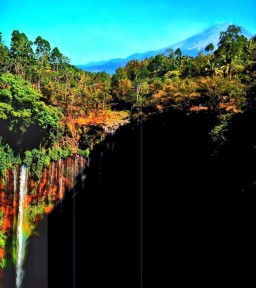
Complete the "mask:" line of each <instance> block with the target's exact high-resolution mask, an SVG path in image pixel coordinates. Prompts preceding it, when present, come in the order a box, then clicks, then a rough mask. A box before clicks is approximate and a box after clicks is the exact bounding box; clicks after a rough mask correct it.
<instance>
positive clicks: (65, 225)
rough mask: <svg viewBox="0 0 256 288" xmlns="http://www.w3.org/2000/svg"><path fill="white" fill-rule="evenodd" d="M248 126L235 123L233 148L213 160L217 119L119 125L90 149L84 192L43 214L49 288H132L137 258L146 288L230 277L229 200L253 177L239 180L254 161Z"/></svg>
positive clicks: (179, 116) (163, 118)
mask: <svg viewBox="0 0 256 288" xmlns="http://www.w3.org/2000/svg"><path fill="white" fill-rule="evenodd" d="M247 118H248V119H247ZM253 119H254V116H252V115H251V116H249V114H248V116H247V115H246V114H245V116H243V115H241V116H237V117H235V119H234V121H233V122H232V123H231V126H230V129H231V130H230V131H231V132H230V133H231V134H232V135H230V141H231V142H230V144H229V145H227V146H223V148H221V149H220V151H219V154H218V156H217V157H216V159H215V160H212V159H211V157H210V154H211V149H212V147H211V145H210V144H209V132H210V131H211V129H212V128H213V126H214V125H215V124H216V118H215V117H214V115H210V114H208V113H193V114H191V115H189V116H188V115H185V114H184V113H182V112H179V111H171V112H169V113H162V114H159V115H157V116H155V117H154V116H153V117H151V118H150V119H149V120H148V121H146V122H145V123H143V126H142V127H141V126H140V125H130V126H129V125H128V126H126V127H122V128H121V129H119V131H118V132H117V133H116V134H115V135H114V136H112V137H108V138H107V139H106V140H105V141H104V142H103V143H102V144H101V145H98V146H97V147H96V148H95V150H94V151H93V153H92V155H91V166H90V169H89V170H88V171H87V181H86V187H85V189H81V191H77V194H76V196H75V198H68V197H67V198H66V199H65V202H64V203H63V211H62V213H60V210H59V211H57V210H56V211H55V212H54V213H53V215H52V216H51V218H52V220H51V222H50V230H49V241H50V242H49V243H53V244H50V246H51V249H50V254H49V263H51V264H50V266H51V267H50V270H49V275H50V278H49V280H50V282H49V288H51V287H56V285H57V283H58V282H59V281H60V285H61V287H67V288H69V287H72V288H73V287H76V288H80V287H107V286H110V287H140V257H141V252H143V275H144V277H143V278H144V285H145V286H144V287H148V285H149V283H150V286H153V287H164V286H162V282H163V283H164V285H166V283H168V284H171V283H176V282H177V281H179V283H181V284H182V283H183V284H185V283H186V284H187V283H205V282H204V279H205V278H208V279H214V281H215V280H216V281H217V279H221V277H222V276H223V275H224V276H225V277H227V278H228V277H233V276H231V274H229V273H228V272H227V271H226V270H225V267H226V266H230V267H235V266H236V267H240V266H241V265H240V264H239V262H238V261H237V259H238V257H239V256H240V254H239V253H240V252H239V250H238V249H237V248H236V247H237V245H238V239H239V237H238V236H239V235H238V234H239V232H238V231H240V230H238V229H239V228H238V226H239V225H241V223H240V222H239V221H237V218H236V216H235V215H236V214H235V213H236V212H237V211H240V212H241V211H243V210H241V209H242V208H241V207H240V208H239V207H233V206H232V205H231V204H230V199H232V198H234V197H235V196H234V195H235V193H236V192H239V193H241V191H243V189H245V191H250V189H251V187H252V186H251V184H250V183H251V181H252V180H253V177H254V178H255V176H254V175H256V173H254V172H253V171H252V172H250V173H249V174H247V172H249V168H248V167H247V163H249V162H250V161H251V162H253V161H254V160H256V159H255V157H256V155H255V154H254V153H251V151H252V149H254V148H253V147H254V145H256V141H255V139H256V137H255V136H251V131H252V130H253V129H254V128H255V124H254V123H256V122H254V121H253ZM249 123H251V124H249ZM248 124H249V127H247V128H246V129H244V126H247V125H248ZM240 125H241V127H240ZM239 127H240V128H239ZM232 129H233V130H232ZM254 130H255V131H256V129H254ZM246 143H247V144H246ZM239 151H240V152H239ZM253 151H254V150H253ZM248 157H252V158H251V159H248ZM141 160H142V162H141ZM248 161H249V162H248ZM255 162H256V161H255ZM255 162H254V163H255ZM141 165H142V166H141ZM141 167H142V170H141ZM230 172H231V174H232V173H235V174H234V175H233V176H235V179H234V178H232V177H231V178H230V176H229V175H230ZM248 175H251V176H248ZM141 185H142V191H143V205H142V209H143V210H142V211H143V250H141V247H140V240H141V238H140V236H141V235H140V211H141V210H140V209H141V208H140V204H141V203H140V195H141V194H140V192H141ZM244 187H249V189H247V188H244ZM78 190H79V189H78ZM230 193H233V194H230ZM230 195H232V196H230ZM74 199H75V219H76V222H75V223H76V224H75V231H76V232H75V234H74V235H73V234H72V233H73V232H74V226H73V224H72V221H73V220H72V219H74V218H73V217H74ZM236 208H237V209H236ZM239 209H240V210H239ZM234 212H235V213H234ZM239 223H240V224H239ZM244 233H246V231H244ZM72 235H73V236H72ZM244 235H246V234H244ZM72 237H73V238H72ZM74 244H75V251H76V253H75V254H73V255H72V253H73V252H74ZM55 249H57V252H56V250H55ZM234 250H236V253H234ZM56 253H57V254H56ZM74 255H75V259H74ZM215 262H217V263H218V264H217V265H215V264H214V263H215ZM166 263H167V264H166ZM57 269H58V270H60V271H62V272H58V273H57ZM73 270H75V272H74V273H73V272H72V271H73ZM234 271H235V270H234ZM225 273H226V274H225ZM202 275H203V277H202ZM227 275H228V276H227ZM72 281H73V282H72ZM74 281H75V283H74ZM207 283H208V282H207ZM74 284H75V286H74Z"/></svg>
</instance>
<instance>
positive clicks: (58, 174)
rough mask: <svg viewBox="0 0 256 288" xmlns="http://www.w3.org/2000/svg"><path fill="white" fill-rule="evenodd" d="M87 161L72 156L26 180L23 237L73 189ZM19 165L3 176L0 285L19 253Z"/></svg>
mask: <svg viewBox="0 0 256 288" xmlns="http://www.w3.org/2000/svg"><path fill="white" fill-rule="evenodd" d="M86 164H87V160H86V159H85V158H84V157H69V158H66V159H59V160H58V161H57V162H52V163H50V165H49V166H48V167H47V168H44V169H43V171H42V177H41V179H40V180H39V181H37V182H35V181H34V180H33V179H32V178H31V177H30V175H29V171H28V178H27V180H26V185H27V193H26V196H25V200H24V205H23V209H24V219H23V228H22V230H23V236H24V237H25V239H28V238H29V236H30V235H31V233H33V231H34V230H35V228H36V227H37V225H38V223H39V221H40V220H41V219H42V218H43V216H44V215H45V214H48V213H50V212H51V211H52V210H53V209H54V207H55V206H56V205H57V204H58V203H59V202H61V200H62V199H63V197H64V196H65V192H66V191H68V190H71V189H72V188H73V187H74V185H75V184H76V182H77V176H78V175H82V174H83V171H84V168H85V166H86ZM20 173H21V169H20V168H19V167H17V168H15V169H13V170H9V171H7V173H6V176H5V178H2V179H0V287H2V285H1V279H2V278H3V277H4V269H8V267H13V266H14V265H15V263H16V260H17V259H16V256H15V254H16V252H17V241H16V234H17V219H18V214H19V195H20Z"/></svg>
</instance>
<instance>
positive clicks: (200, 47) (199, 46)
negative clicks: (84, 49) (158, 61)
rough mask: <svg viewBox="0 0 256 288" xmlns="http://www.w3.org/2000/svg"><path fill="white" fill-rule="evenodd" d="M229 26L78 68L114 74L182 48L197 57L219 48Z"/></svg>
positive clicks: (249, 34)
mask: <svg viewBox="0 0 256 288" xmlns="http://www.w3.org/2000/svg"><path fill="white" fill-rule="evenodd" d="M229 25H231V24H230V23H224V24H216V25H213V26H211V27H209V28H208V29H206V30H204V31H203V32H201V33H198V34H196V35H194V36H192V37H189V38H187V39H185V40H184V41H180V42H178V43H176V44H173V45H170V46H168V47H165V48H162V49H158V50H153V51H147V52H144V53H136V54H132V55H130V56H128V57H127V58H116V59H110V60H105V61H98V62H90V63H87V64H84V65H78V68H80V69H82V70H85V71H90V72H102V71H106V72H107V73H109V74H114V73H115V71H116V69H117V68H118V67H124V66H125V65H126V64H127V63H128V62H129V61H131V60H133V59H136V60H144V59H146V58H149V57H152V56H156V55H157V54H162V53H165V52H166V50H167V49H173V50H176V49H178V48H180V49H181V51H182V54H183V55H189V56H196V55H198V53H200V52H204V49H205V47H206V46H207V45H208V44H210V43H213V45H214V47H215V48H217V44H218V42H219V34H220V32H221V31H226V30H227V28H228V26H229ZM241 30H242V34H243V35H244V36H246V37H247V38H251V37H252V36H253V35H252V33H250V32H249V31H247V30H246V29H244V28H243V27H241Z"/></svg>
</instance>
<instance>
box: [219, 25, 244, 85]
mask: <svg viewBox="0 0 256 288" xmlns="http://www.w3.org/2000/svg"><path fill="white" fill-rule="evenodd" d="M246 43H247V38H246V37H245V36H244V35H242V34H241V28H240V27H238V26H235V25H230V26H229V27H228V29H227V31H225V32H220V38H219V43H218V49H217V50H216V51H215V56H216V58H217V60H218V61H219V65H220V66H225V75H226V76H227V77H229V80H230V81H231V79H232V71H233V65H234V64H235V63H236V64H239V63H243V61H244V57H246V55H245V52H244V47H245V46H246Z"/></svg>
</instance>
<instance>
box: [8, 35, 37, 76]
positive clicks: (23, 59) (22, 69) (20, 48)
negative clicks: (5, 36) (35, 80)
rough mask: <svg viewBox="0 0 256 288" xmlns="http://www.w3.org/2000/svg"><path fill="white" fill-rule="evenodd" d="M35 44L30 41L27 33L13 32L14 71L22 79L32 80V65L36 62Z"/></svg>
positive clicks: (11, 53) (11, 50) (11, 52)
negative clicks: (33, 46)
mask: <svg viewBox="0 0 256 288" xmlns="http://www.w3.org/2000/svg"><path fill="white" fill-rule="evenodd" d="M32 45H33V42H32V41H30V40H29V39H28V37H27V36H26V34H25V33H20V32H19V31H18V30H14V31H13V32H12V38H11V48H10V55H11V58H12V60H13V61H12V71H13V72H14V73H15V74H20V75H21V76H22V77H24V78H27V79H31V76H32V75H31V73H32V69H31V67H32V64H33V63H34V61H35V57H34V56H35V55H34V51H33V49H32Z"/></svg>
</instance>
